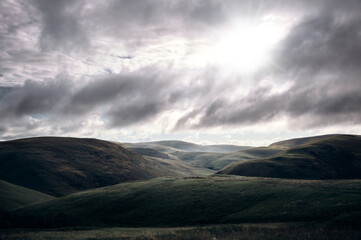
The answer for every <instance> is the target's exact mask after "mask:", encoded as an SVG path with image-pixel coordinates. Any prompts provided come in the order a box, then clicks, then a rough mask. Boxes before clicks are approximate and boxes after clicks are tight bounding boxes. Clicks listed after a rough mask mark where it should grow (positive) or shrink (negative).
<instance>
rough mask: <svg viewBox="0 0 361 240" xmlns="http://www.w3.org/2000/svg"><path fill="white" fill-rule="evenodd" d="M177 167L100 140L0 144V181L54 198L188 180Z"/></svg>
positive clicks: (31, 140) (41, 139)
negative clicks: (174, 179)
mask: <svg viewBox="0 0 361 240" xmlns="http://www.w3.org/2000/svg"><path fill="white" fill-rule="evenodd" d="M173 166H174V165H170V164H168V163H165V162H162V161H157V160H154V159H150V158H147V157H143V156H141V155H139V154H137V153H135V152H133V151H130V150H127V149H125V148H123V147H121V146H120V145H119V144H115V143H111V142H107V141H102V140H98V139H86V138H63V137H39V138H27V139H19V140H14V141H6V142H0V179H2V180H4V181H7V182H10V183H13V184H16V185H20V186H24V187H27V188H30V189H34V190H37V191H40V192H43V193H47V194H50V195H54V196H62V195H66V194H70V193H74V192H78V191H82V190H86V189H91V188H96V187H102V186H108V185H113V184H117V183H120V182H124V181H129V180H141V179H150V178H154V177H161V176H184V172H182V169H179V168H176V169H174V168H173ZM190 175H191V174H190Z"/></svg>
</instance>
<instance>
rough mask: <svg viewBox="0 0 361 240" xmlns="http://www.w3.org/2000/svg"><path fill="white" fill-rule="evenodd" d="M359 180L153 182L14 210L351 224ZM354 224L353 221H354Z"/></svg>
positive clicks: (87, 217)
mask: <svg viewBox="0 0 361 240" xmlns="http://www.w3.org/2000/svg"><path fill="white" fill-rule="evenodd" d="M360 189H361V181H360V180H339V181H306V180H285V179H262V178H246V177H236V176H212V177H197V178H158V179H152V180H148V181H135V182H130V183H122V184H118V185H115V186H110V187H105V188H100V189H94V190H89V191H84V192H80V193H76V194H72V195H69V196H65V197H61V198H58V199H55V200H51V201H48V202H44V203H40V204H35V205H32V206H29V207H24V208H20V209H17V210H16V211H14V212H13V213H14V214H18V215H22V214H26V215H31V216H43V217H47V218H51V217H52V216H57V215H59V214H65V215H66V217H67V221H68V225H82V226H123V227H130V226H133V227H146V226H153V227H155V226H158V227H159V226H161V227H172V226H193V225H202V224H225V223H242V222H298V221H324V220H330V219H333V220H334V221H339V222H348V223H349V222H353V221H354V220H355V219H358V218H359V217H360V215H361V192H360ZM356 222H357V221H356Z"/></svg>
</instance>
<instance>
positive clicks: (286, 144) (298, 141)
mask: <svg viewBox="0 0 361 240" xmlns="http://www.w3.org/2000/svg"><path fill="white" fill-rule="evenodd" d="M334 136H345V135H338V134H329V135H321V136H313V137H303V138H293V139H287V140H284V141H279V142H275V143H272V144H271V145H269V147H279V148H286V149H288V148H292V147H296V146H298V145H302V144H306V143H310V142H312V141H316V140H321V139H324V138H329V137H334Z"/></svg>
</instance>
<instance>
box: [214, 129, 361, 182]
mask: <svg viewBox="0 0 361 240" xmlns="http://www.w3.org/2000/svg"><path fill="white" fill-rule="evenodd" d="M218 173H220V174H234V175H241V176H259V177H276V178H295V179H360V178H361V136H352V135H338V136H330V137H327V138H322V139H319V140H315V141H311V142H309V143H306V144H303V145H299V146H296V147H293V148H290V149H289V150H286V151H283V152H281V153H279V154H277V155H274V156H272V157H269V158H265V159H258V160H252V161H243V162H238V163H233V164H230V165H228V166H227V167H225V168H224V169H222V170H220V171H219V172H218Z"/></svg>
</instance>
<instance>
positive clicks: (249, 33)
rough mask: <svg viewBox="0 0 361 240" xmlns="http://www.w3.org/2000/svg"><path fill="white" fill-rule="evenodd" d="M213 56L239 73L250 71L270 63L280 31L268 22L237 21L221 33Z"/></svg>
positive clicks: (219, 62)
mask: <svg viewBox="0 0 361 240" xmlns="http://www.w3.org/2000/svg"><path fill="white" fill-rule="evenodd" d="M218 39H219V41H218V42H217V44H216V46H215V47H214V56H213V57H214V59H216V62H217V63H218V64H221V65H224V67H226V68H229V69H232V70H235V71H238V72H240V73H244V74H248V73H253V72H255V71H256V70H258V69H260V68H261V67H263V66H265V65H267V64H269V63H270V61H271V59H272V56H271V55H272V50H273V48H274V46H275V44H276V43H277V41H278V40H279V31H278V29H277V27H276V26H274V25H272V24H271V23H257V24H249V23H240V22H238V23H236V24H233V25H232V26H231V27H229V29H228V30H226V31H222V32H220V35H219V36H218Z"/></svg>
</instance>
